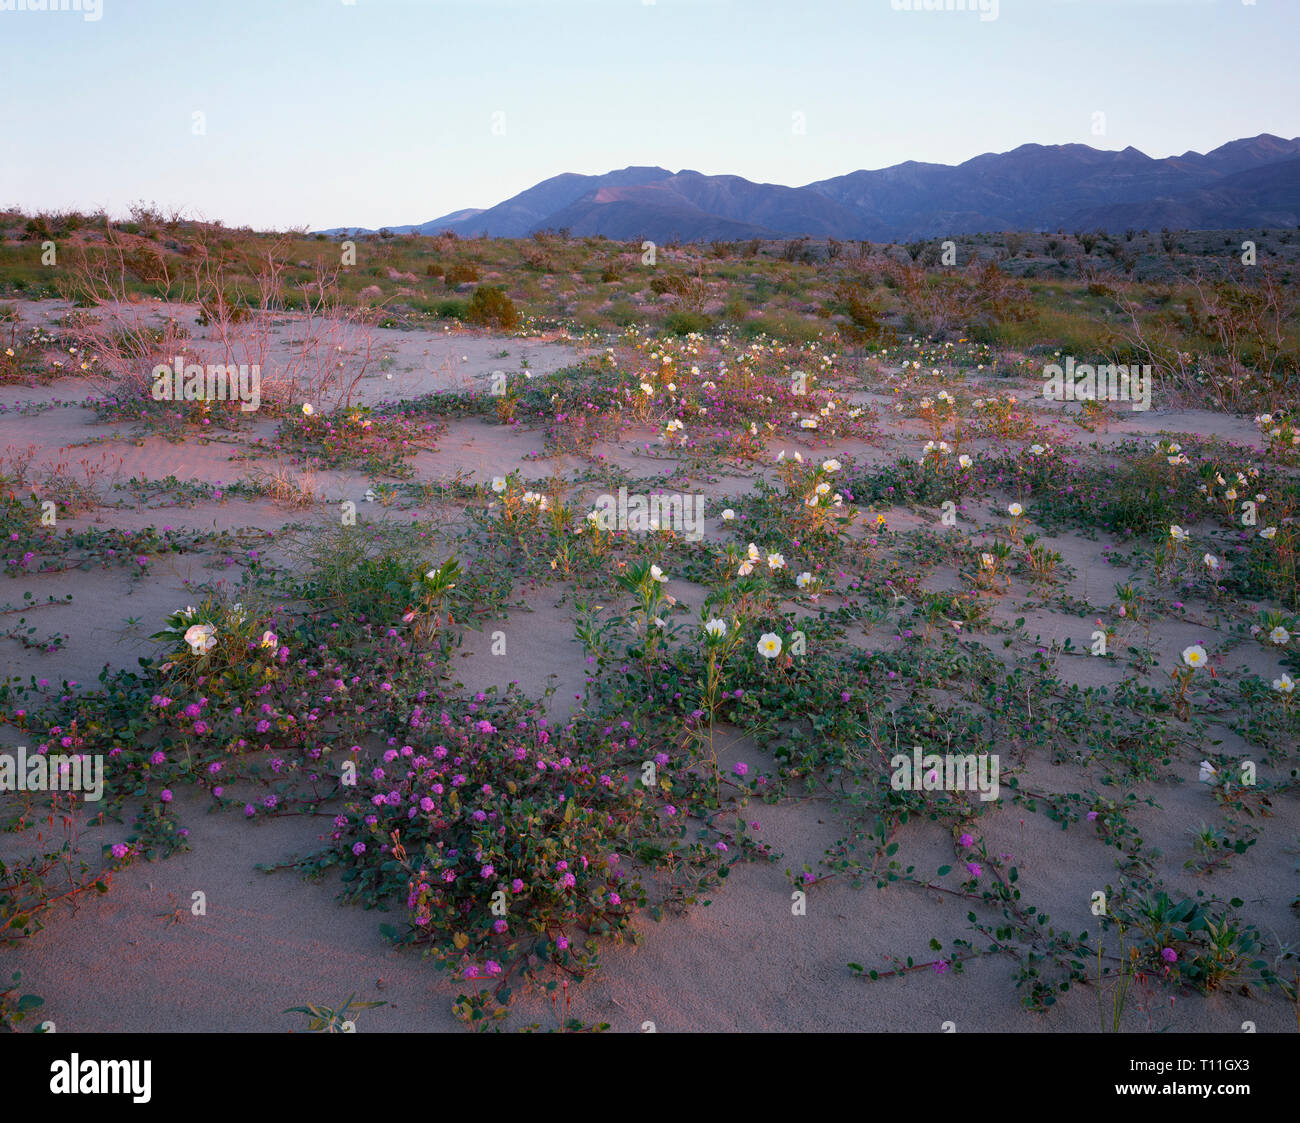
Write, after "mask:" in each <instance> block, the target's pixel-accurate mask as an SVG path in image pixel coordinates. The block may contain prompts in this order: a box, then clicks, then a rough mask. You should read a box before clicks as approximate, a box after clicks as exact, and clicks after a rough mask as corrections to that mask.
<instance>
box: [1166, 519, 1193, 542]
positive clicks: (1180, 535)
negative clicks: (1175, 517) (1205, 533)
mask: <svg viewBox="0 0 1300 1123" xmlns="http://www.w3.org/2000/svg"><path fill="white" fill-rule="evenodd" d="M1169 537H1170V538H1172V539H1173V540H1174V541H1175V542H1186V541H1187V539H1188V538H1189V537H1190V535H1189V534H1188V533H1187V531H1185V530H1184V529H1183V528H1182V527H1181V526H1179V525H1178V524H1177V523H1174V525H1173V526H1171V527H1170V528H1169Z"/></svg>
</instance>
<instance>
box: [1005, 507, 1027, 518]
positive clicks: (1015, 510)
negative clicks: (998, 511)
mask: <svg viewBox="0 0 1300 1123" xmlns="http://www.w3.org/2000/svg"><path fill="white" fill-rule="evenodd" d="M1024 513H1025V509H1024V508H1023V507H1022V506H1021V505H1020V504H1019V503H1012V504H1011V506H1010V507H1008V508H1007V514H1009V515H1011V516H1012V517H1013V518H1017V519H1018V518H1019V517H1020V516H1021V515H1023V514H1024Z"/></svg>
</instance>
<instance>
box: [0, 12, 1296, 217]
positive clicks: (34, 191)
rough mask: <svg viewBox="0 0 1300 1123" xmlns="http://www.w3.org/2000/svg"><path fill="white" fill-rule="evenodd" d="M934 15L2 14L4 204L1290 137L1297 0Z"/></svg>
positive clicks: (276, 200) (431, 210) (802, 171)
mask: <svg viewBox="0 0 1300 1123" xmlns="http://www.w3.org/2000/svg"><path fill="white" fill-rule="evenodd" d="M931 2H932V3H933V2H934V0H931ZM943 2H944V0H939V3H940V5H942V3H943ZM924 3H925V0H914V3H913V2H912V0H653V2H649V0H354V2H349V0H223V2H215V0H0V206H17V207H18V208H19V209H21V210H24V211H26V212H28V213H32V212H35V211H54V210H64V209H70V208H76V209H79V210H83V211H85V210H96V209H100V208H102V209H104V210H107V211H108V212H109V213H110V214H111V215H117V216H122V215H125V213H126V211H127V208H128V206H129V204H131V203H132V202H134V201H137V200H139V201H145V202H153V203H156V204H157V205H158V206H159V207H160V208H161V209H163V210H173V209H174V210H180V211H183V212H184V213H186V214H187V215H190V216H193V217H201V218H205V219H210V220H217V219H219V220H221V221H224V222H226V223H228V224H230V225H233V226H243V225H250V226H254V227H256V228H259V229H289V228H292V227H297V226H307V227H309V228H312V229H320V228H326V227H335V226H351V227H371V228H377V227H380V226H384V225H390V226H395V225H403V224H408V223H421V222H426V221H428V220H430V219H433V218H437V217H440V216H442V215H443V214H446V213H448V212H450V211H454V210H458V209H460V208H462V207H488V206H492V205H493V204H495V203H498V202H500V201H501V200H503V199H506V198H508V197H509V196H511V195H513V194H515V193H516V192H518V191H520V190H523V189H524V188H526V187H530V186H532V185H533V184H535V183H537V182H539V181H540V180H543V179H546V178H548V177H550V176H553V175H557V174H559V173H561V172H581V173H587V174H598V173H601V172H606V171H609V170H611V169H614V168H621V167H625V166H627V165H630V164H644V165H659V166H662V167H665V168H668V169H669V170H671V171H680V170H683V169H691V170H694V171H699V172H704V173H706V174H732V175H741V176H744V177H745V178H747V179H751V180H755V181H758V182H767V183H782V184H789V185H793V186H799V185H802V184H805V183H810V182H813V181H815V180H819V179H825V178H829V177H831V176H836V175H843V174H845V173H847V172H850V171H855V170H857V169H859V168H881V167H887V166H889V165H892V164H897V163H900V162H902V161H905V160H920V161H928V162H934V163H945V164H955V163H960V162H962V161H964V160H967V159H970V158H971V157H973V156H977V155H979V154H981V153H984V152H1001V151H1006V150H1009V149H1012V148H1015V147H1017V146H1019V145H1021V144H1026V143H1038V144H1067V143H1081V144H1091V145H1093V146H1094V147H1097V148H1106V149H1123V148H1127V147H1129V146H1130V145H1132V146H1133V147H1136V148H1138V149H1140V150H1142V151H1143V152H1145V153H1147V154H1148V155H1151V156H1155V157H1161V156H1169V155H1175V154H1178V153H1182V152H1185V151H1187V150H1188V149H1193V150H1196V151H1200V152H1205V151H1208V150H1210V149H1212V148H1215V147H1217V146H1218V145H1220V144H1223V143H1225V142H1226V141H1229V140H1235V139H1238V138H1240V137H1245V136H1255V135H1257V134H1259V133H1265V132H1267V133H1274V134H1277V135H1278V136H1283V137H1288V138H1290V137H1295V136H1297V135H1300V67H1297V66H1296V65H1295V58H1296V56H1297V49H1298V48H1300V0H1257V2H1247V0H965V4H966V5H967V6H969V7H971V8H972V9H976V10H972V11H960V10H959V11H925V10H916V11H912V10H901V9H907V8H910V7H913V6H914V7H917V8H922V7H923V6H924ZM981 3H982V4H983V7H984V9H985V10H984V11H983V12H981V11H980V10H979V9H980V7H981ZM60 4H62V5H64V6H71V7H77V8H82V9H83V10H81V11H38V10H30V6H35V7H38V8H39V7H42V6H51V7H58V6H59V5H60ZM989 9H992V10H989ZM986 16H995V17H996V18H985V17H986Z"/></svg>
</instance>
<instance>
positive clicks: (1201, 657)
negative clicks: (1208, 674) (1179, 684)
mask: <svg viewBox="0 0 1300 1123" xmlns="http://www.w3.org/2000/svg"><path fill="white" fill-rule="evenodd" d="M1207 658H1208V656H1207V655H1206V654H1205V648H1203V647H1202V646H1201V645H1200V644H1199V643H1194V644H1192V646H1191V647H1187V648H1184V649H1183V662H1184V663H1186V664H1187V665H1188V666H1189V667H1191V668H1192V670H1196V668H1197V667H1203V666H1205V661H1206V659H1207Z"/></svg>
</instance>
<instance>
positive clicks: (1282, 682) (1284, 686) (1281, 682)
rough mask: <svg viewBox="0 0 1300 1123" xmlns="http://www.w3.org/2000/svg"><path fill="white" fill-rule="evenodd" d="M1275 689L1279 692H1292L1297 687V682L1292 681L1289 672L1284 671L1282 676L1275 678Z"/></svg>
mask: <svg viewBox="0 0 1300 1123" xmlns="http://www.w3.org/2000/svg"><path fill="white" fill-rule="evenodd" d="M1273 689H1274V690H1276V691H1277V692H1278V693H1279V694H1290V693H1291V691H1293V690H1294V689H1295V682H1294V681H1292V678H1291V676H1290V675H1289V674H1287V673H1286V672H1285V671H1283V672H1282V677H1281V678H1275V679H1274V680H1273Z"/></svg>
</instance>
